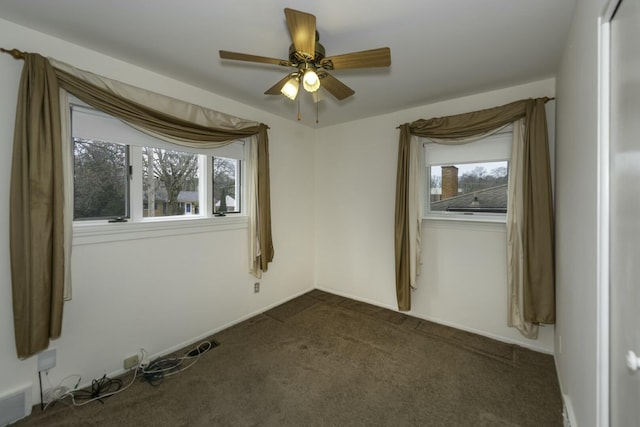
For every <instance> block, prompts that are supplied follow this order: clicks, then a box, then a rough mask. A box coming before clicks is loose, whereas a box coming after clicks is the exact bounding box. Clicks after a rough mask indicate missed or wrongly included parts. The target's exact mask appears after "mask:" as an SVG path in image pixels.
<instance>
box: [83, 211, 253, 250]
mask: <svg viewBox="0 0 640 427" xmlns="http://www.w3.org/2000/svg"><path fill="white" fill-rule="evenodd" d="M248 223H249V218H248V217H247V216H244V215H237V216H236V215H233V216H232V215H229V216H225V217H214V218H199V219H191V218H190V219H185V218H179V219H171V220H167V219H153V220H146V221H144V222H114V223H108V222H102V221H101V222H96V221H92V222H87V223H82V222H74V224H73V246H79V245H88V244H94V243H105V242H116V241H123V240H137V239H150V238H156V237H166V236H180V235H186V234H200V233H210V232H216V231H226V230H236V229H243V228H247V225H248Z"/></svg>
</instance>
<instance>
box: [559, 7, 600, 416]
mask: <svg viewBox="0 0 640 427" xmlns="http://www.w3.org/2000/svg"><path fill="white" fill-rule="evenodd" d="M605 4H606V1H605V0H582V1H578V2H576V9H575V11H574V18H573V23H572V26H571V30H570V34H569V38H568V41H567V45H566V47H565V51H564V55H563V58H562V62H561V64H560V69H559V73H558V75H557V82H556V83H557V86H556V87H557V89H556V92H557V104H558V108H557V123H558V125H557V133H556V135H557V144H556V276H557V281H556V295H557V304H558V305H557V312H558V319H557V325H556V352H555V356H556V365H557V369H558V376H559V379H560V387H561V388H562V392H563V394H564V397H565V403H566V404H567V406H568V409H569V412H570V413H572V414H574V415H575V420H574V423H573V424H572V425H573V426H574V427H575V426H576V425H578V426H580V427H587V426H595V425H598V422H597V412H596V410H597V400H596V397H597V389H596V387H597V383H596V378H597V373H598V366H597V359H596V355H597V353H598V351H597V350H598V349H597V341H596V331H597V323H596V322H597V318H596V303H597V294H596V284H597V282H596V278H597V277H596V275H597V270H596V265H597V264H596V261H597V259H596V255H597V246H596V244H597V240H596V231H597V229H596V227H597V223H596V220H597V209H598V206H597V200H596V190H597V181H596V178H597V175H596V171H597V169H596V167H597V163H596V162H597V136H598V120H597V113H598V110H597V105H598V104H597V100H598V92H597V89H598V74H597V71H598V38H597V34H598V33H597V31H598V23H597V18H598V16H599V15H600V14H601V13H602V12H603V10H604V6H605ZM560 341H561V343H560ZM600 369H607V367H600Z"/></svg>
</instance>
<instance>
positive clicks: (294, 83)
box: [280, 76, 300, 100]
mask: <svg viewBox="0 0 640 427" xmlns="http://www.w3.org/2000/svg"><path fill="white" fill-rule="evenodd" d="M299 87H300V82H299V81H298V77H297V76H294V77H291V78H290V79H289V81H287V82H286V83H285V84H284V86H282V89H281V90H280V92H282V94H283V95H284V96H286V97H287V98H289V99H291V100H294V99H296V96H297V95H298V88H299Z"/></svg>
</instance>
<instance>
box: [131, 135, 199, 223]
mask: <svg viewBox="0 0 640 427" xmlns="http://www.w3.org/2000/svg"><path fill="white" fill-rule="evenodd" d="M198 164H199V162H198V155H197V154H189V153H184V152H180V151H172V150H165V149H163V148H153V147H143V148H142V176H143V216H144V217H157V216H173V215H185V214H189V215H191V214H198V213H200V195H199V192H198V172H199V171H198Z"/></svg>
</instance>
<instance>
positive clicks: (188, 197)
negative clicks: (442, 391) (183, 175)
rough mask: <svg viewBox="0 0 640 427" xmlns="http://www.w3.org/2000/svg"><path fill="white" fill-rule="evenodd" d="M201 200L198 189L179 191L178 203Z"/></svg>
mask: <svg viewBox="0 0 640 427" xmlns="http://www.w3.org/2000/svg"><path fill="white" fill-rule="evenodd" d="M198 201H200V198H199V197H198V192H197V191H184V190H183V191H181V192H179V193H178V203H196V202H198Z"/></svg>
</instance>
